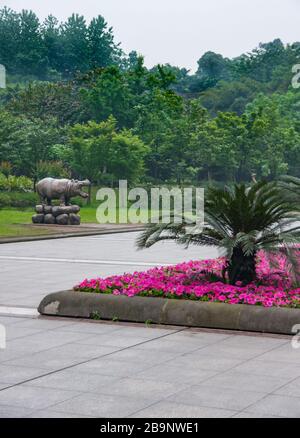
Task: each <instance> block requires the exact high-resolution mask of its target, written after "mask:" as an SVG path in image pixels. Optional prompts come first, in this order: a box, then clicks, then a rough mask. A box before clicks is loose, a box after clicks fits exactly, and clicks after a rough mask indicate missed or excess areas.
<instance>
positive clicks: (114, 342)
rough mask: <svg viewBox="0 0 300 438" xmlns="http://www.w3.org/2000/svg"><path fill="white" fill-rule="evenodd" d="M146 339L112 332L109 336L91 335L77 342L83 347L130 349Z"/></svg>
mask: <svg viewBox="0 0 300 438" xmlns="http://www.w3.org/2000/svg"><path fill="white" fill-rule="evenodd" d="M147 341H148V339H145V338H143V337H141V336H123V335H122V334H121V333H120V331H119V330H118V331H116V332H112V333H110V334H109V336H108V334H107V333H106V334H98V335H95V334H91V336H89V337H87V338H85V339H82V340H80V341H78V343H80V344H85V345H107V346H113V347H119V348H126V347H132V346H134V345H136V344H141V343H143V342H147Z"/></svg>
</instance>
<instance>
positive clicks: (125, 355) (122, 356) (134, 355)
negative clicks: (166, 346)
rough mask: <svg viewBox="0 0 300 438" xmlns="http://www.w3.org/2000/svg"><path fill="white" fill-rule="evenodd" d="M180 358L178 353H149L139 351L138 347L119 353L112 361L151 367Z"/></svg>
mask: <svg viewBox="0 0 300 438" xmlns="http://www.w3.org/2000/svg"><path fill="white" fill-rule="evenodd" d="M176 356H178V354H177V353H169V352H165V351H148V350H139V349H138V348H136V347H132V348H130V349H126V350H121V351H117V352H116V353H113V354H112V355H111V356H110V359H111V360H116V361H119V360H121V361H128V362H142V363H147V364H148V365H149V366H151V365H157V364H159V363H162V362H166V361H168V360H172V359H174V358H175V357H176Z"/></svg>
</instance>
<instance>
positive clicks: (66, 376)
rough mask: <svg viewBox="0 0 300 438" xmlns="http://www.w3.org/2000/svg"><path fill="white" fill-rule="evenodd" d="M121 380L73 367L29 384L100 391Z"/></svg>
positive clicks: (73, 389)
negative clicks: (79, 370) (80, 370)
mask: <svg viewBox="0 0 300 438" xmlns="http://www.w3.org/2000/svg"><path fill="white" fill-rule="evenodd" d="M75 369H76V368H75ZM119 380H120V378H119V377H115V376H106V375H100V374H92V373H80V372H78V371H74V369H73V368H72V369H67V370H64V371H59V372H56V373H53V374H49V375H47V376H45V377H41V378H39V379H35V380H34V381H31V382H29V383H28V385H29V386H37V387H44V388H57V389H63V390H71V391H79V392H96V393H98V392H100V391H101V389H103V388H104V389H105V390H107V388H109V387H110V386H111V385H112V384H113V383H115V382H117V381H119Z"/></svg>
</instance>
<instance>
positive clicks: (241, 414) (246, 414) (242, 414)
mask: <svg viewBox="0 0 300 438" xmlns="http://www.w3.org/2000/svg"><path fill="white" fill-rule="evenodd" d="M233 418H283V417H279V416H277V415H271V414H261V413H257V414H253V413H251V412H247V411H243V412H239V413H238V414H236V415H234V416H233Z"/></svg>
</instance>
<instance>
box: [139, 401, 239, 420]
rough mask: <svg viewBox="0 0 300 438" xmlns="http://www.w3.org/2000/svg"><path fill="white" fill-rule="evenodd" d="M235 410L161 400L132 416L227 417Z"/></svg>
mask: <svg viewBox="0 0 300 438" xmlns="http://www.w3.org/2000/svg"><path fill="white" fill-rule="evenodd" d="M235 413H236V411H233V410H229V409H217V408H208V407H205V406H198V405H195V406H193V405H185V404H182V403H171V402H169V401H161V402H158V403H156V404H155V405H153V406H150V407H149V408H146V409H143V410H141V411H139V412H137V413H135V414H133V415H132V416H131V417H132V418H228V417H232V416H233V415H234V414H235Z"/></svg>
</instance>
